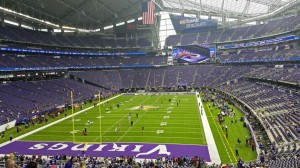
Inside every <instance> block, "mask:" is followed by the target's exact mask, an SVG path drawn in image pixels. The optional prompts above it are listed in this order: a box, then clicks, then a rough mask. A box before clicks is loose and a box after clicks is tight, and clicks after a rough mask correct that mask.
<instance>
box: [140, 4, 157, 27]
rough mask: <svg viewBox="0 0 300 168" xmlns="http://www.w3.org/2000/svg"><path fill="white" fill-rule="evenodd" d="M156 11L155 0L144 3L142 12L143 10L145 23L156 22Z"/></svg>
mask: <svg viewBox="0 0 300 168" xmlns="http://www.w3.org/2000/svg"><path fill="white" fill-rule="evenodd" d="M154 11H155V4H154V2H153V0H148V1H147V2H143V3H142V12H143V24H154V22H155V18H154V16H155V15H154Z"/></svg>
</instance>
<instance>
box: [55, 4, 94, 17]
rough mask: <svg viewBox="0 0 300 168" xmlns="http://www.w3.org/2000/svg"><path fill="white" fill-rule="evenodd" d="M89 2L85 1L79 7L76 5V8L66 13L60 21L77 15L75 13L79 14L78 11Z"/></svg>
mask: <svg viewBox="0 0 300 168" xmlns="http://www.w3.org/2000/svg"><path fill="white" fill-rule="evenodd" d="M90 1H91V0H87V1H84V2H83V3H81V4H80V5H78V6H77V7H75V8H74V9H75V10H74V9H72V11H71V12H68V13H67V14H65V15H64V16H62V17H61V19H62V20H65V19H67V18H68V17H70V16H72V15H74V14H77V13H80V10H81V9H83V8H84V7H85V6H86V5H87V4H88V3H89V2H90Z"/></svg>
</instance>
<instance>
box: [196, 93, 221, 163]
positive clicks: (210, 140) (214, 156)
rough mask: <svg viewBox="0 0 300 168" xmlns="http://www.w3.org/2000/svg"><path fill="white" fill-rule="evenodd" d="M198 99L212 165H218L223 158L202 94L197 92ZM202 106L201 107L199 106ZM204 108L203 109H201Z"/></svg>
mask: <svg viewBox="0 0 300 168" xmlns="http://www.w3.org/2000/svg"><path fill="white" fill-rule="evenodd" d="M196 98H197V102H198V104H197V105H198V108H199V113H200V116H201V120H202V124H203V129H204V134H205V138H206V143H207V147H208V153H209V156H210V159H211V163H216V164H220V163H221V158H220V155H219V152H218V149H217V145H216V142H215V139H214V137H213V134H212V131H211V128H210V125H209V123H208V119H207V116H206V113H205V110H204V107H203V104H202V101H201V98H200V94H199V93H198V92H196ZM199 104H200V106H199ZM201 107H202V108H201ZM201 110H202V114H201Z"/></svg>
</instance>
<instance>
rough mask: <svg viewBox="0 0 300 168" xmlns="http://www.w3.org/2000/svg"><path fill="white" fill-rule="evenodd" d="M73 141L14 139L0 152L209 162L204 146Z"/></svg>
mask: <svg viewBox="0 0 300 168" xmlns="http://www.w3.org/2000/svg"><path fill="white" fill-rule="evenodd" d="M84 146H85V145H84V144H73V143H70V142H28V141H15V142H12V143H10V144H8V145H6V146H3V147H0V153H1V154H9V153H10V152H18V153H20V154H23V155H57V154H65V155H70V156H77V155H82V150H83V149H84V148H86V152H85V154H86V156H92V157H115V156H122V155H124V156H135V157H136V158H147V159H154V158H159V157H166V156H169V157H173V156H174V157H181V156H188V157H193V156H199V157H202V158H204V159H205V160H206V161H207V162H210V157H209V153H208V148H207V146H205V145H204V146H200V145H179V144H143V143H103V144H88V145H87V146H86V147H84Z"/></svg>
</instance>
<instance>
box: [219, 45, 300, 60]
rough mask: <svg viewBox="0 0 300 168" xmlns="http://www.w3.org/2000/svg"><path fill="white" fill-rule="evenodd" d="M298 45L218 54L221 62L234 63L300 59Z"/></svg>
mask: <svg viewBox="0 0 300 168" xmlns="http://www.w3.org/2000/svg"><path fill="white" fill-rule="evenodd" d="M296 46H297V44H290V45H288V47H287V46H286V45H279V46H276V47H265V48H259V49H239V50H229V51H220V52H218V59H220V61H221V62H224V63H226V62H234V61H253V60H254V61H255V60H256V61H260V60H270V59H289V58H293V57H300V48H299V47H296Z"/></svg>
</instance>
